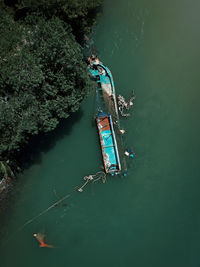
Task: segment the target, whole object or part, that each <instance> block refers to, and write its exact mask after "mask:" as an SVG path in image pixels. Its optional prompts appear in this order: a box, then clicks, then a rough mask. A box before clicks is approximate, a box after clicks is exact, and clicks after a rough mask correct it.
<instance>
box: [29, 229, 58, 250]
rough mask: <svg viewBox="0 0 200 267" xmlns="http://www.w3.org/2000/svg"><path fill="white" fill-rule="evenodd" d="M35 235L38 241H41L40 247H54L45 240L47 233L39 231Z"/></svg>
mask: <svg viewBox="0 0 200 267" xmlns="http://www.w3.org/2000/svg"><path fill="white" fill-rule="evenodd" d="M33 236H34V237H35V238H36V239H37V241H38V242H39V243H40V247H41V248H52V247H53V246H52V245H48V244H46V243H45V242H44V237H45V234H44V233H41V232H39V233H37V234H33Z"/></svg>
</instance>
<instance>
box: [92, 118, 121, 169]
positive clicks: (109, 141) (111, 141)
mask: <svg viewBox="0 0 200 267" xmlns="http://www.w3.org/2000/svg"><path fill="white" fill-rule="evenodd" d="M96 120H97V127H98V132H99V137H100V143H101V150H102V154H103V162H104V168H105V171H106V173H117V172H119V171H120V169H121V166H120V161H119V155H118V149H117V143H116V138H115V133H114V130H113V126H112V118H111V116H109V115H106V116H103V115H102V116H98V117H97V119H96Z"/></svg>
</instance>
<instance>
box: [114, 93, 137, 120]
mask: <svg viewBox="0 0 200 267" xmlns="http://www.w3.org/2000/svg"><path fill="white" fill-rule="evenodd" d="M135 99H136V96H135V92H134V90H133V91H132V96H131V97H130V99H129V100H128V102H126V100H125V98H124V97H123V96H122V95H119V96H118V97H117V100H118V106H119V111H120V114H121V116H122V117H129V116H130V113H124V109H126V110H129V109H130V108H131V107H132V106H133V104H134V100H135Z"/></svg>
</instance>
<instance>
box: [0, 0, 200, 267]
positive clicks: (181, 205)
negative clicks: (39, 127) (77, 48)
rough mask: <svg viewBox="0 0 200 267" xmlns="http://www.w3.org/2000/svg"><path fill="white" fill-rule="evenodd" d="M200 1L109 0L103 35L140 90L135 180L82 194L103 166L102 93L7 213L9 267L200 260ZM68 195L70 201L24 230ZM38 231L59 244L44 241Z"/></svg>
mask: <svg viewBox="0 0 200 267" xmlns="http://www.w3.org/2000/svg"><path fill="white" fill-rule="evenodd" d="M199 8H200V2H199V1H196V0H191V1H186V0H182V1H180V0H174V1H173V2H172V1H163V0H152V1H147V0H140V1H139V0H132V1H131V0H130V1H128V0H127V1H122V0H115V1H114V0H106V1H104V8H103V15H102V17H101V19H100V21H99V23H98V25H97V27H96V28H95V32H94V36H93V38H94V41H95V45H96V46H97V48H98V53H99V57H100V59H101V61H103V63H104V64H105V65H107V66H108V67H109V69H110V70H111V72H112V75H113V78H114V82H115V87H116V91H117V93H121V94H122V95H124V96H125V97H127V98H128V97H129V96H130V94H131V90H132V89H133V88H134V89H135V94H136V96H137V98H136V102H135V106H134V109H133V112H132V116H131V117H130V118H128V119H123V120H122V125H123V126H124V127H125V129H126V130H127V133H126V143H127V144H128V145H130V146H132V147H133V148H134V151H135V153H136V158H135V159H134V160H133V161H131V160H130V161H129V162H128V165H129V170H128V176H127V177H126V178H113V177H112V178H109V179H107V182H106V183H105V184H102V183H100V182H99V183H98V182H97V183H95V184H93V186H90V185H88V186H87V187H86V188H85V189H84V191H83V193H78V192H76V191H74V189H75V188H76V186H80V185H82V184H83V177H84V176H85V175H88V174H92V173H95V172H96V171H98V170H100V169H101V166H102V162H101V153H100V146H99V143H98V142H97V138H98V135H97V130H96V128H95V126H94V123H93V113H94V94H91V95H90V96H89V97H88V98H87V99H86V100H85V101H84V103H83V104H82V107H81V110H80V112H78V113H77V114H75V115H73V116H72V118H71V119H70V120H68V121H66V122H63V123H62V124H61V125H60V127H59V129H58V130H57V131H55V133H52V134H51V135H50V138H46V139H45V138H44V140H42V141H41V143H39V144H38V149H37V151H39V152H37V153H35V154H34V160H33V163H32V164H31V165H30V166H28V167H27V168H26V170H25V171H24V173H23V174H22V175H21V177H20V179H19V181H18V185H17V187H16V192H15V195H14V196H13V198H14V201H13V202H12V203H11V204H10V207H9V208H8V210H7V213H6V215H5V216H4V218H1V245H0V254H1V255H0V256H1V257H0V261H1V263H0V264H1V266H2V267H10V266H17V267H18V266H20V267H25V266H30V267H32V266H61V267H64V266H70V267H77V266H87V267H90V266H95V267H98V266H101V267H102V266H119V267H122V266H136V267H146V266H154V267H161V266H162V267H169V266H170V267H179V266H180V267H188V266H190V267H198V266H200V256H199V250H200V245H199V240H200V213H199V203H200V195H199V185H200V182H199V170H200V167H199V145H200V141H199V136H200V124H199V118H198V117H199V97H200V91H199V84H200V75H199V65H200V63H199V62H200V60H199V59H200V50H199V43H200V42H199V41H200V28H199V24H200V16H199ZM68 193H69V194H70V197H69V198H67V199H66V200H65V201H64V203H65V204H66V205H59V206H58V207H55V208H53V209H51V210H50V211H49V212H48V213H46V214H44V215H42V216H41V217H39V218H37V219H36V220H34V221H33V222H32V223H30V224H28V225H26V226H25V227H24V228H23V225H24V223H26V222H27V221H28V220H29V219H31V218H33V217H34V216H35V215H37V214H39V213H40V212H41V211H43V210H45V209H46V208H48V207H49V206H50V205H52V204H53V203H54V202H55V201H57V200H58V197H63V196H65V195H66V194H68ZM38 231H45V233H46V241H47V242H48V243H50V244H53V245H54V248H52V249H41V248H39V246H38V243H37V242H36V240H35V239H34V238H33V236H32V235H33V233H35V232H38ZM3 233H4V234H3Z"/></svg>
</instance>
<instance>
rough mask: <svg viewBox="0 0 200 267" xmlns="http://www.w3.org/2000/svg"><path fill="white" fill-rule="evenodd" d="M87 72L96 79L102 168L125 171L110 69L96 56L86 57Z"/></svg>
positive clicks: (106, 170) (109, 172)
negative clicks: (87, 62)
mask: <svg viewBox="0 0 200 267" xmlns="http://www.w3.org/2000/svg"><path fill="white" fill-rule="evenodd" d="M88 61H89V65H88V69H89V73H90V76H91V78H92V79H93V80H95V81H96V83H97V87H96V99H97V112H96V116H95V119H96V124H97V129H98V134H99V140H100V145H101V152H102V158H103V163H104V170H105V172H106V173H107V174H111V175H116V174H121V173H122V172H123V173H125V172H126V162H125V158H124V148H123V138H122V134H121V133H122V132H121V130H120V120H119V114H118V107H117V101H116V94H115V86H114V81H113V77H112V74H111V71H110V70H109V69H108V67H106V66H105V65H103V63H102V62H100V61H99V59H98V58H97V57H96V56H94V55H93V56H91V57H89V58H88Z"/></svg>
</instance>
